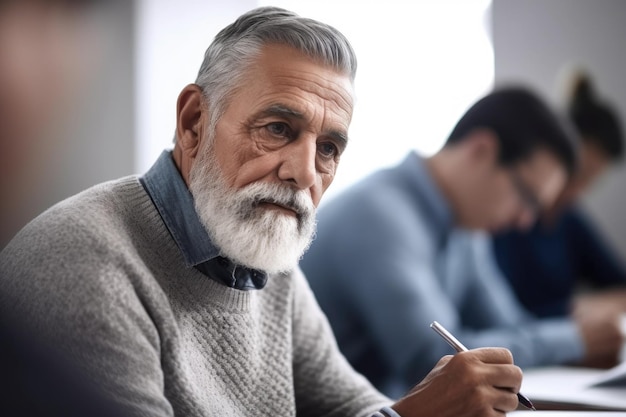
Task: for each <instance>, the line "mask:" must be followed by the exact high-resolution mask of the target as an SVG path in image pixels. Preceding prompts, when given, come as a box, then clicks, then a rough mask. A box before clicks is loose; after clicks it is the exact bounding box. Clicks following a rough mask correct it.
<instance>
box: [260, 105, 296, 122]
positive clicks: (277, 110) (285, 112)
mask: <svg viewBox="0 0 626 417" xmlns="http://www.w3.org/2000/svg"><path fill="white" fill-rule="evenodd" d="M261 115H262V116H288V117H294V118H296V119H304V114H302V113H300V112H299V111H296V110H294V109H292V108H291V107H287V106H284V105H282V104H273V105H271V106H270V107H268V108H267V109H265V110H263V111H262V112H261Z"/></svg>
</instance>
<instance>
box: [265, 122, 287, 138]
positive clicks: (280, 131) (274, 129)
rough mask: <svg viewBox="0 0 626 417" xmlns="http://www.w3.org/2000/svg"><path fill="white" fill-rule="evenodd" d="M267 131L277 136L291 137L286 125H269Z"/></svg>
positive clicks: (277, 123)
mask: <svg viewBox="0 0 626 417" xmlns="http://www.w3.org/2000/svg"><path fill="white" fill-rule="evenodd" d="M267 130H268V131H269V132H270V133H271V134H272V135H276V136H288V135H289V126H287V125H286V124H285V123H279V122H276V123H270V124H268V125H267Z"/></svg>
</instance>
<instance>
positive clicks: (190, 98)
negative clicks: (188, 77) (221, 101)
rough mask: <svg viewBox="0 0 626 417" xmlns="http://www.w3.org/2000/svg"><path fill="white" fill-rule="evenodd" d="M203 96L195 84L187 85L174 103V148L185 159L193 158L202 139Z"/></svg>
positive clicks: (205, 110)
mask: <svg viewBox="0 0 626 417" xmlns="http://www.w3.org/2000/svg"><path fill="white" fill-rule="evenodd" d="M207 110H208V109H207V107H206V103H205V100H204V95H203V93H202V90H201V89H200V87H199V86H198V85H196V84H189V85H188V86H186V87H185V88H184V89H183V91H181V92H180V94H179V95H178V102H177V103H176V147H178V148H179V151H180V152H182V154H183V156H184V157H185V158H191V159H193V158H195V157H196V155H197V153H198V149H199V148H200V142H201V141H202V139H203V138H204V124H203V123H204V119H205V116H206V114H207V112H208V111H207Z"/></svg>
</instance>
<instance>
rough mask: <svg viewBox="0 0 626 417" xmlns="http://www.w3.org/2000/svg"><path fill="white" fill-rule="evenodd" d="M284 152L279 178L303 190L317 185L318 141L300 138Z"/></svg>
mask: <svg viewBox="0 0 626 417" xmlns="http://www.w3.org/2000/svg"><path fill="white" fill-rule="evenodd" d="M283 151H284V156H283V161H282V163H281V165H280V168H279V170H278V177H279V178H280V179H281V180H282V181H289V182H291V183H294V184H295V185H296V186H297V187H298V188H299V189H301V190H305V189H308V188H311V187H312V186H313V185H315V181H316V180H317V169H316V156H317V141H316V140H315V139H312V138H305V137H303V138H299V139H298V140H296V141H294V142H292V143H291V144H289V145H288V146H286V147H285V148H284V150H283Z"/></svg>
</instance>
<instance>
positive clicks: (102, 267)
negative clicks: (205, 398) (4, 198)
mask: <svg viewBox="0 0 626 417" xmlns="http://www.w3.org/2000/svg"><path fill="white" fill-rule="evenodd" d="M53 210H54V211H53V212H49V213H47V214H44V215H43V216H41V217H39V218H38V219H36V220H35V221H34V222H32V223H31V224H30V225H29V226H27V228H25V229H24V230H23V231H22V232H21V233H20V234H19V235H18V237H17V238H16V239H14V240H13V241H12V242H11V243H10V244H9V245H8V246H7V247H6V248H5V250H4V251H3V252H2V253H1V255H0V277H1V278H0V279H1V284H0V305H1V306H2V310H3V313H5V312H10V313H11V314H15V315H16V316H17V317H19V319H20V320H21V322H22V323H23V324H24V325H25V326H28V329H29V331H32V332H34V333H35V334H37V336H40V337H41V338H42V340H45V341H46V342H50V344H51V346H52V347H54V348H56V349H58V350H59V351H60V353H61V354H63V355H64V356H66V357H67V358H68V359H69V361H68V362H69V363H72V364H76V365H77V367H78V368H80V369H79V370H80V371H81V372H84V373H85V375H86V376H87V377H88V378H89V379H90V380H93V381H96V382H97V384H98V385H99V387H100V388H101V390H102V394H103V396H105V397H107V398H111V401H112V402H114V403H116V404H117V405H118V406H119V407H116V408H119V410H120V415H123V416H125V417H126V416H135V415H138V416H139V415H142V416H145V415H150V416H164V417H165V416H173V410H172V406H171V404H170V403H169V402H168V400H167V399H166V397H165V395H164V383H163V381H164V376H163V371H162V368H161V360H160V358H161V355H160V353H161V352H160V340H159V335H158V332H157V330H156V328H155V326H154V324H153V322H152V320H151V318H150V315H149V314H148V312H147V310H146V308H145V306H144V305H143V303H142V300H141V299H140V297H139V296H138V295H137V292H136V291H135V288H134V287H133V284H132V283H131V282H130V280H129V279H128V271H127V270H126V271H125V270H124V268H128V265H125V263H126V261H125V259H124V258H123V257H121V256H120V255H119V252H117V251H115V250H114V249H113V250H112V248H114V245H110V242H103V241H102V239H101V236H99V235H96V233H94V223H93V221H92V220H91V219H88V216H85V217H83V216H77V215H73V214H75V213H76V211H75V210H74V209H72V208H71V207H69V205H63V206H61V207H56V208H54V209H53ZM91 215H93V213H91ZM107 226H109V225H107V224H101V225H99V227H104V228H106V227H107Z"/></svg>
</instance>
